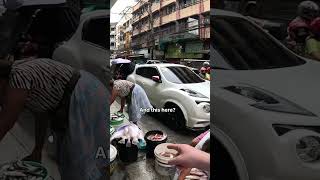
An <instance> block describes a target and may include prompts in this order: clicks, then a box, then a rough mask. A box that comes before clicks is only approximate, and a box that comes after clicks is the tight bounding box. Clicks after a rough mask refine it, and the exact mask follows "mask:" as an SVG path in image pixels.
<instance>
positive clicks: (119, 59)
mask: <svg viewBox="0 0 320 180" xmlns="http://www.w3.org/2000/svg"><path fill="white" fill-rule="evenodd" d="M128 63H131V61H130V60H128V59H122V58H118V59H113V60H111V64H128Z"/></svg>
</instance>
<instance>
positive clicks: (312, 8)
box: [287, 1, 319, 55]
mask: <svg viewBox="0 0 320 180" xmlns="http://www.w3.org/2000/svg"><path fill="white" fill-rule="evenodd" d="M297 14H298V16H297V17H296V18H295V19H294V20H292V21H291V22H290V23H289V26H288V29H287V31H288V38H287V46H288V47H289V48H290V49H291V50H293V51H294V52H296V53H297V54H300V55H304V49H305V40H306V38H307V37H308V36H309V34H310V23H311V22H312V20H313V19H315V18H316V17H317V16H318V14H319V6H318V5H317V4H316V3H315V2H313V1H303V2H301V3H300V4H299V5H298V10H297Z"/></svg>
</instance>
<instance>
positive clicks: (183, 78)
mask: <svg viewBox="0 0 320 180" xmlns="http://www.w3.org/2000/svg"><path fill="white" fill-rule="evenodd" d="M161 72H162V74H163V75H164V77H165V78H166V80H168V81H169V82H172V83H176V84H191V83H202V82H205V81H204V80H203V79H201V78H200V77H199V76H198V75H196V74H195V73H194V72H193V71H192V70H190V69H189V68H187V67H181V66H171V67H162V68H161Z"/></svg>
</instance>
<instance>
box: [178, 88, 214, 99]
mask: <svg viewBox="0 0 320 180" xmlns="http://www.w3.org/2000/svg"><path fill="white" fill-rule="evenodd" d="M180 90H181V91H184V92H187V93H188V95H189V96H192V97H198V98H208V97H206V96H205V95H203V94H201V93H199V92H196V91H193V90H190V89H180Z"/></svg>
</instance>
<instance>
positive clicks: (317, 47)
mask: <svg viewBox="0 0 320 180" xmlns="http://www.w3.org/2000/svg"><path fill="white" fill-rule="evenodd" d="M310 31H311V35H310V36H309V37H308V38H307V40H306V53H307V55H308V57H310V58H312V59H315V60H317V61H320V17H318V18H316V19H314V20H313V21H312V22H311V24H310Z"/></svg>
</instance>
